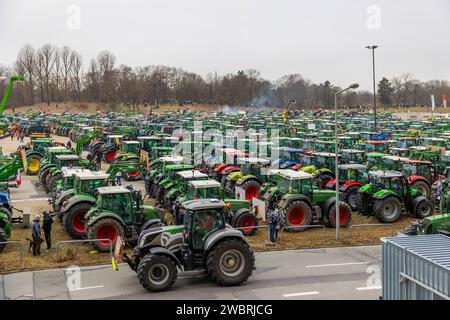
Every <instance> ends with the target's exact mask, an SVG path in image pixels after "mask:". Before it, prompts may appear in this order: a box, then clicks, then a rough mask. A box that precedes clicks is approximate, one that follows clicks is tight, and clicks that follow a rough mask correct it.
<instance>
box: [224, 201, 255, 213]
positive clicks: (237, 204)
mask: <svg viewBox="0 0 450 320" xmlns="http://www.w3.org/2000/svg"><path fill="white" fill-rule="evenodd" d="M223 201H224V202H225V203H229V204H230V205H231V207H230V209H231V211H238V210H239V209H243V208H250V207H251V203H250V201H248V200H240V199H224V200H223Z"/></svg>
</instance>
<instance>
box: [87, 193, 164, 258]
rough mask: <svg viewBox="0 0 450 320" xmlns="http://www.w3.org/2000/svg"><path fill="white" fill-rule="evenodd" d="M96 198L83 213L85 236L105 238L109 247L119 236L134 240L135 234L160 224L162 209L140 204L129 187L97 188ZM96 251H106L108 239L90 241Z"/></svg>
mask: <svg viewBox="0 0 450 320" xmlns="http://www.w3.org/2000/svg"><path fill="white" fill-rule="evenodd" d="M96 194H97V200H96V203H95V206H94V207H92V208H91V209H90V210H89V211H88V212H87V213H86V215H85V217H84V220H85V226H86V235H87V237H88V238H89V239H109V240H111V242H112V245H113V247H114V246H115V244H116V241H117V239H118V237H119V236H124V237H125V238H126V239H127V241H129V242H134V241H135V240H136V239H137V237H138V235H139V234H140V233H141V232H143V231H144V230H147V229H148V228H152V227H155V226H161V224H162V221H163V211H162V210H160V209H157V208H154V207H151V206H146V205H142V203H143V201H142V194H141V192H140V191H135V190H133V188H132V187H131V186H128V187H126V188H124V187H121V186H110V187H101V188H97V189H96ZM93 245H94V247H95V248H96V249H97V250H98V251H102V252H103V251H107V250H109V248H110V243H109V241H99V242H94V243H93Z"/></svg>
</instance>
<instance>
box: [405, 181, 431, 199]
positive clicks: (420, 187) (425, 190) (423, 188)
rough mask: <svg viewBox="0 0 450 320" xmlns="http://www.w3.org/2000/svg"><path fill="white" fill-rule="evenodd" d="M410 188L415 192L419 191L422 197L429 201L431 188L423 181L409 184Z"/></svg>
mask: <svg viewBox="0 0 450 320" xmlns="http://www.w3.org/2000/svg"><path fill="white" fill-rule="evenodd" d="M410 186H411V188H413V189H416V190H417V191H419V192H420V193H421V194H422V196H424V197H425V198H427V199H429V198H430V196H431V186H430V185H429V184H428V183H427V182H425V181H423V180H416V181H414V182H413V183H411V185H410Z"/></svg>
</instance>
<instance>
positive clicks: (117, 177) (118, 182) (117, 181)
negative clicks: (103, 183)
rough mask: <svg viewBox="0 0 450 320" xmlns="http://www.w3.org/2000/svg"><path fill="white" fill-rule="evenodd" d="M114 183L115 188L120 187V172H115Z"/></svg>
mask: <svg viewBox="0 0 450 320" xmlns="http://www.w3.org/2000/svg"><path fill="white" fill-rule="evenodd" d="M115 180H116V181H115V183H116V186H121V185H122V172H120V171H119V172H117V173H116V177H115Z"/></svg>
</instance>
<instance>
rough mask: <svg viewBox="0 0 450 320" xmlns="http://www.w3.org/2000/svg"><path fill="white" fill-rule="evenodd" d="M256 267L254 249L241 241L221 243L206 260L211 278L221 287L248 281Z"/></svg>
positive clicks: (229, 240)
mask: <svg viewBox="0 0 450 320" xmlns="http://www.w3.org/2000/svg"><path fill="white" fill-rule="evenodd" d="M254 266H255V256H254V254H253V251H252V249H250V247H249V246H248V245H247V243H246V242H245V241H243V240H240V239H227V240H223V241H221V242H219V243H218V244H217V245H216V246H214V247H213V248H212V249H211V250H210V251H209V253H208V256H207V258H206V269H207V270H208V275H209V277H210V278H211V280H213V281H215V282H216V283H217V284H219V285H221V286H236V285H239V284H241V283H243V282H245V281H247V279H248V278H249V277H250V276H251V274H252V273H253V268H254Z"/></svg>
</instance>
